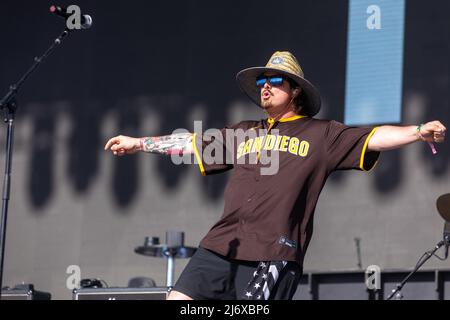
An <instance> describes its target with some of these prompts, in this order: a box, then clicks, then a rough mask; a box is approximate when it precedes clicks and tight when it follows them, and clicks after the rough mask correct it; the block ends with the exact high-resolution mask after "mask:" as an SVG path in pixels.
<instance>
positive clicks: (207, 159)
mask: <svg viewBox="0 0 450 320" xmlns="http://www.w3.org/2000/svg"><path fill="white" fill-rule="evenodd" d="M237 127H239V124H236V125H233V126H226V127H224V128H222V129H209V130H207V131H205V132H204V133H201V134H198V133H194V136H193V139H192V144H193V145H192V147H193V150H194V155H195V162H196V163H197V164H198V167H199V169H200V172H201V174H202V175H203V176H206V175H209V174H217V173H222V172H225V171H228V170H230V169H232V168H233V163H234V134H233V132H234V129H236V128H237Z"/></svg>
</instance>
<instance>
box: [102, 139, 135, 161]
mask: <svg viewBox="0 0 450 320" xmlns="http://www.w3.org/2000/svg"><path fill="white" fill-rule="evenodd" d="M108 149H111V151H112V153H113V154H114V155H116V156H123V155H124V154H133V153H136V152H137V151H140V150H141V142H140V139H139V138H133V137H127V136H117V137H114V138H111V139H109V140H108V142H107V143H106V145H105V150H108Z"/></svg>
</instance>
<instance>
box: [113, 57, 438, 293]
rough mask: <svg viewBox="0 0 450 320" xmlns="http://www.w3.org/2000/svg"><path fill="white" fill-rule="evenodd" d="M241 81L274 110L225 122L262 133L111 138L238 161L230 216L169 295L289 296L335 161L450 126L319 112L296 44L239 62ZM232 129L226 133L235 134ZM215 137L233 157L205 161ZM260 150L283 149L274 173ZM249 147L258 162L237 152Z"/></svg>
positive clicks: (363, 164) (122, 150) (365, 160)
mask: <svg viewBox="0 0 450 320" xmlns="http://www.w3.org/2000/svg"><path fill="white" fill-rule="evenodd" d="M237 82H238V84H239V86H240V88H241V89H242V90H243V91H244V92H245V93H246V94H247V95H248V96H249V97H250V99H251V100H253V102H255V103H256V104H257V105H258V106H260V107H261V108H262V109H263V110H264V111H265V112H266V113H267V114H268V118H267V119H263V120H260V121H242V122H240V123H238V124H236V125H233V126H231V127H230V128H226V129H233V130H236V131H237V130H238V129H241V131H243V132H246V133H250V132H255V131H257V129H258V130H259V132H260V134H259V135H258V136H254V137H253V138H249V137H247V138H246V139H245V140H243V141H241V142H240V141H237V143H229V141H230V139H225V140H226V141H227V142H226V143H224V140H223V139H222V140H221V139H215V140H208V139H206V138H205V137H204V136H203V135H202V134H200V135H198V134H192V133H182V134H173V135H169V136H163V137H146V138H132V137H126V136H117V137H114V138H111V139H110V140H109V141H108V142H107V143H106V146H105V150H106V149H111V151H112V152H113V154H115V155H124V154H132V153H135V152H137V151H144V152H153V153H161V154H174V153H176V154H195V157H196V158H197V160H198V163H199V167H200V170H201V172H202V174H203V175H206V174H211V173H219V172H223V171H225V170H228V169H233V173H232V176H231V178H230V181H229V182H228V184H227V187H226V189H225V195H224V198H225V206H224V213H223V216H222V218H221V219H220V221H219V222H217V223H216V224H215V225H214V226H213V227H212V228H211V230H210V231H209V232H208V234H207V235H206V236H205V237H204V238H203V240H202V241H201V242H200V245H199V249H198V250H197V252H196V253H195V255H194V256H193V257H192V258H191V259H190V261H189V263H188V264H187V266H186V268H185V269H184V271H183V272H182V274H181V275H180V277H179V279H178V281H177V283H176V284H175V286H174V288H173V290H172V291H171V293H170V295H169V299H261V300H262V299H292V296H293V295H294V293H295V290H296V288H297V285H298V281H299V279H300V276H301V274H302V266H303V258H304V256H305V252H306V249H307V247H308V244H309V241H310V239H311V235H312V227H313V214H314V210H315V207H316V203H317V200H318V197H319V194H320V191H321V190H322V188H323V186H324V184H325V181H326V179H327V177H328V176H329V175H330V174H331V173H332V172H333V171H335V170H348V169H356V170H362V171H368V170H370V169H372V168H373V167H374V166H375V164H376V162H377V160H378V157H379V153H380V151H384V150H391V149H395V148H399V147H402V146H405V145H407V144H410V143H412V142H415V141H419V140H422V141H427V142H428V143H433V142H442V141H443V140H444V136H445V132H446V128H445V127H444V126H443V125H442V124H441V123H440V122H439V121H432V122H428V123H426V124H422V125H419V126H417V125H414V126H404V127H399V126H387V125H386V126H379V127H376V128H356V127H348V126H345V125H343V124H342V123H339V122H336V121H328V120H318V119H314V118H313V116H314V115H316V114H317V113H318V112H319V110H320V96H319V93H318V91H317V90H316V88H315V87H314V86H313V85H312V84H311V83H310V82H309V81H308V80H306V79H305V78H304V75H303V71H302V69H301V67H300V65H299V63H298V61H297V59H296V58H295V57H294V56H293V55H292V54H291V53H289V52H275V53H274V54H273V55H272V57H271V58H270V59H269V61H268V63H267V64H266V66H264V67H255V68H249V69H245V70H242V71H241V72H239V73H238V74H237ZM226 129H223V130H222V131H221V132H222V133H223V134H224V135H225V136H226V137H227V138H229V136H230V131H229V130H226ZM233 139H234V137H233ZM233 139H232V140H231V141H236V140H233ZM239 142H240V143H239ZM211 144H212V145H215V146H216V147H217V146H219V149H216V150H220V147H222V149H223V150H224V152H225V154H227V155H229V154H232V157H231V158H232V159H233V162H232V163H228V162H221V161H218V162H216V163H211V162H210V161H209V162H207V161H205V154H204V153H202V149H203V148H204V147H207V146H209V145H211ZM263 151H267V152H268V153H270V154H277V155H278V157H277V158H276V160H277V163H278V168H277V170H276V172H275V174H262V173H261V172H262V170H261V169H263V167H264V165H263V164H262V159H263V158H262V153H263ZM255 155H256V157H255ZM251 156H253V158H252V159H253V162H251V161H248V162H242V161H241V162H239V161H237V160H239V159H240V158H245V160H250V158H251ZM255 159H256V161H255ZM241 160H242V159H241Z"/></svg>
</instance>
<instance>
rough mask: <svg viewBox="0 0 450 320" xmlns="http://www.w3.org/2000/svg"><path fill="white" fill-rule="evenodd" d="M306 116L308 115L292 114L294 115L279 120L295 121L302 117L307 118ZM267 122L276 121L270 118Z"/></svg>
mask: <svg viewBox="0 0 450 320" xmlns="http://www.w3.org/2000/svg"><path fill="white" fill-rule="evenodd" d="M305 117H306V116H300V115H296V116H292V117H289V118H282V119H280V120H278V122H289V121H294V120H297V119H301V118H305ZM267 122H268V123H269V124H271V123H274V122H275V121H274V119H273V118H268V119H267Z"/></svg>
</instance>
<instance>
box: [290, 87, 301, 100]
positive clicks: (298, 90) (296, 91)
mask: <svg viewBox="0 0 450 320" xmlns="http://www.w3.org/2000/svg"><path fill="white" fill-rule="evenodd" d="M299 94H300V89H299V88H295V89H294V90H293V91H292V95H293V96H294V98H297V97H298V95H299Z"/></svg>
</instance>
